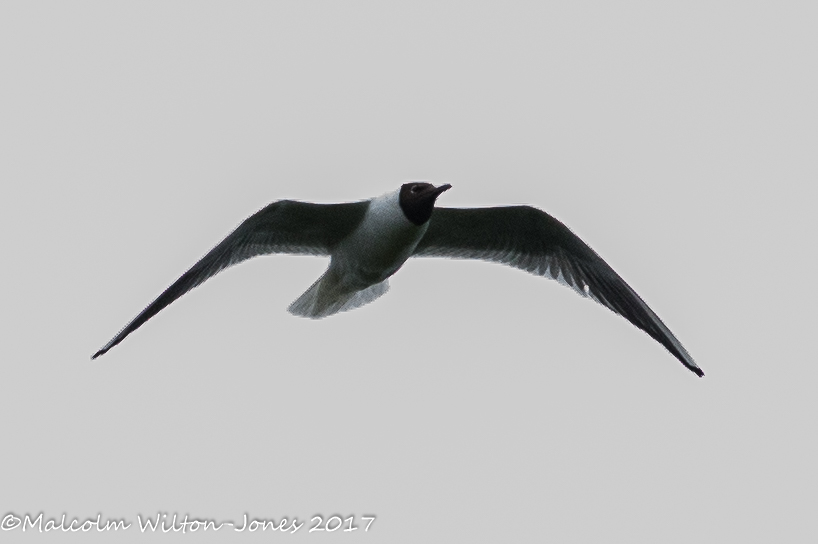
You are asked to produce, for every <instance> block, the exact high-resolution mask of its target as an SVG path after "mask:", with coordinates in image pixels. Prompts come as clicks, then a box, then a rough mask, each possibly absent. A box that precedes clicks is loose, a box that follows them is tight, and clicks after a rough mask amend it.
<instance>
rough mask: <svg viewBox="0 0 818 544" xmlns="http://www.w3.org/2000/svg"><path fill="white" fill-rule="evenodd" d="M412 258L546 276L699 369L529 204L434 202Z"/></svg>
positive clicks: (635, 300) (599, 265)
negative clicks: (476, 262)
mask: <svg viewBox="0 0 818 544" xmlns="http://www.w3.org/2000/svg"><path fill="white" fill-rule="evenodd" d="M414 256H416V257H453V258H461V259H482V260H486V261H494V262H499V263H503V264H507V265H510V266H513V267H516V268H520V269H522V270H525V271H527V272H530V273H532V274H537V275H540V276H547V277H550V278H553V279H555V280H558V281H560V282H561V283H564V284H566V285H568V286H569V287H571V288H573V289H574V291H576V292H577V293H579V294H580V295H582V296H584V297H590V298H592V299H593V300H595V301H597V302H598V303H600V304H602V305H603V306H605V307H607V308H609V309H610V310H612V311H613V312H615V313H617V314H619V315H621V316H622V317H624V318H626V319H627V320H628V321H630V322H631V323H633V324H634V325H636V326H637V327H639V328H640V329H642V330H643V331H645V332H646V333H648V334H649V335H650V336H651V337H652V338H654V339H655V340H656V341H657V342H659V343H660V344H662V345H663V346H665V347H666V348H667V349H668V351H670V353H672V354H673V355H674V356H676V358H677V359H679V361H681V362H682V364H683V365H685V366H686V367H687V368H689V369H690V370H691V371H693V372H694V373H696V374H697V375H699V376H703V375H704V372H702V370H701V369H700V368H699V367H698V365H696V363H695V362H694V361H693V358H692V357H691V356H690V354H689V353H688V352H687V350H686V349H685V348H684V347H683V346H682V344H681V342H679V340H678V339H677V338H676V337H675V336H674V335H673V333H671V332H670V329H668V328H667V326H666V325H665V324H664V323H662V320H661V319H659V316H657V315H656V314H655V313H654V312H653V310H651V309H650V308H649V307H648V305H647V304H646V303H645V301H643V300H642V299H641V298H640V297H639V295H637V294H636V292H635V291H634V290H633V289H632V288H631V287H630V286H629V285H628V284H627V283H625V280H623V279H622V278H621V277H620V276H619V275H618V274H617V273H616V272H614V270H613V269H612V268H611V267H610V266H608V263H606V262H605V261H604V260H602V258H601V257H600V256H599V255H597V254H596V253H595V252H594V251H593V250H592V249H591V248H590V247H588V245H587V244H585V242H583V241H582V240H581V239H580V238H579V237H578V236H577V235H575V234H574V233H573V232H571V231H570V230H569V229H568V227H566V226H565V225H563V224H562V223H560V222H559V221H558V220H556V219H554V218H553V217H551V216H550V215H548V214H547V213H545V212H543V211H542V210H538V209H537V208H532V207H531V206H506V207H497V208H442V207H436V208H435V209H434V211H433V212H432V217H431V219H430V220H429V228H428V230H427V231H426V234H425V235H424V236H423V238H422V239H421V240H420V242H419V243H418V245H417V248H416V249H415V252H414Z"/></svg>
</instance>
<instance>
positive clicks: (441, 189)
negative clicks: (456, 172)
mask: <svg viewBox="0 0 818 544" xmlns="http://www.w3.org/2000/svg"><path fill="white" fill-rule="evenodd" d="M451 188H452V186H451V185H449V184H448V183H447V184H445V185H441V186H440V187H435V189H434V191H432V194H433V195H435V198H437V197H438V196H440V193H443V192H445V191H448V190H449V189H451Z"/></svg>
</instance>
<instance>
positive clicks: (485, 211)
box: [91, 181, 704, 377]
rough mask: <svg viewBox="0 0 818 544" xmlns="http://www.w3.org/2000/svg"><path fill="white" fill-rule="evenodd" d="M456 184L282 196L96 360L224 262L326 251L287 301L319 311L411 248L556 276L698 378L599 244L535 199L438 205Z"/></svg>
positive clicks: (379, 290)
mask: <svg viewBox="0 0 818 544" xmlns="http://www.w3.org/2000/svg"><path fill="white" fill-rule="evenodd" d="M451 187H452V186H451V185H450V184H448V183H447V184H443V185H440V186H437V187H436V186H435V185H433V184H431V183H428V182H420V181H415V182H409V183H404V184H402V185H401V187H400V188H399V189H397V190H395V191H392V192H389V193H386V194H384V195H381V196H378V197H374V198H370V199H368V200H361V201H357V202H345V203H339V204H314V203H310V202H301V201H297V200H279V201H276V202H273V203H271V204H269V205H267V206H266V207H264V208H262V209H261V210H259V211H258V212H256V213H255V214H253V215H251V216H250V217H248V218H247V219H246V220H244V222H242V223H241V224H240V225H239V226H238V227H237V228H236V229H235V230H234V231H233V232H232V233H231V234H229V235H228V236H227V237H226V238H225V239H224V240H222V241H221V242H220V243H219V244H218V245H216V247H214V248H213V249H212V250H210V252H208V253H207V254H206V255H205V256H204V257H202V258H201V259H200V260H199V261H198V262H197V263H196V264H194V265H193V266H192V267H191V268H190V269H189V270H188V271H187V272H185V273H184V274H182V276H181V277H180V278H179V279H177V280H176V281H175V282H174V283H173V284H172V285H171V286H170V287H168V288H167V289H166V290H165V291H164V292H162V294H160V295H159V296H158V297H157V298H156V300H154V301H153V302H151V303H150V304H149V305H148V306H147V307H146V308H145V309H144V310H142V312H140V313H139V314H138V315H137V316H136V317H135V318H134V319H133V320H132V321H131V322H130V323H128V324H127V325H126V326H125V327H124V328H123V329H122V330H121V331H120V332H119V333H118V334H117V335H116V336H114V337H113V338H112V339H111V340H110V341H109V342H108V343H107V344H105V345H104V346H103V347H102V348H101V349H100V350H99V351H97V352H96V353H94V355H93V356H92V357H91V359H96V358H97V357H99V356H100V355H103V354H104V353H106V352H107V351H108V350H110V349H111V348H112V347H114V346H116V345H117V344H119V343H120V342H122V340H124V339H125V337H127V336H128V335H129V334H131V333H132V332H134V331H135V330H136V329H138V328H139V327H141V326H142V325H143V324H145V322H146V321H148V320H149V319H150V318H152V317H153V316H155V315H156V314H157V313H159V311H161V310H162V309H163V308H165V307H166V306H168V305H169V304H171V303H172V302H173V301H175V300H176V299H178V298H179V297H181V296H182V295H184V294H185V293H187V292H188V291H190V290H191V289H193V288H194V287H197V286H198V285H201V284H202V283H203V282H204V281H206V280H207V279H209V278H211V277H213V276H214V275H216V274H217V273H219V272H220V271H222V270H224V269H225V268H228V267H230V266H233V265H235V264H238V263H240V262H242V261H245V260H247V259H250V258H252V257H256V256H259V255H267V254H275V253H285V254H301V255H319V256H329V257H330V262H329V266H328V268H327V270H326V271H325V272H324V273H323V274H322V275H321V276H320V277H319V278H318V279H317V280H316V281H315V282H314V283H313V284H312V285H311V286H310V287H309V288H308V289H307V290H306V291H305V292H304V293H303V294H302V295H301V296H300V297H298V298H297V299H296V300H295V301H294V302H293V303H292V304H291V305H290V306H289V308H288V310H289V311H290V313H292V314H294V315H296V316H301V317H308V318H313V319H320V318H324V317H327V316H331V315H333V314H336V313H338V312H343V311H348V310H352V309H354V308H358V307H360V306H363V305H364V304H368V303H370V302H372V301H374V300H375V299H377V298H379V297H380V296H382V295H383V294H384V293H386V292H387V290H388V289H389V277H390V276H392V275H393V274H394V273H395V272H397V271H398V270H399V269H400V268H401V267H402V266H403V264H404V263H405V262H406V261H407V260H408V259H409V258H410V257H448V258H455V259H478V260H484V261H491V262H496V263H501V264H505V265H508V266H511V267H514V268H518V269H522V270H524V271H526V272H530V273H532V274H535V275H539V276H544V277H547V278H550V279H554V280H557V281H559V282H560V283H562V284H564V285H567V286H568V287H570V288H572V289H573V290H574V291H575V292H576V293H578V294H579V295H581V296H583V297H586V298H591V299H592V300H594V301H596V302H598V303H599V304H601V305H603V306H605V307H607V308H608V309H609V310H611V311H613V312H614V313H616V314H619V315H620V316H622V317H624V318H625V319H627V320H628V321H630V322H631V323H632V324H633V325H635V326H636V327H638V328H639V329H642V330H643V331H644V332H646V333H647V334H648V335H649V336H650V337H651V338H653V339H654V340H656V341H657V342H659V343H660V344H662V345H663V346H664V347H665V348H666V349H667V350H668V351H669V352H670V353H671V354H672V355H673V356H675V357H676V358H677V359H678V360H679V361H680V362H681V363H682V364H683V365H684V366H685V367H687V368H688V369H690V370H691V371H692V372H693V373H695V374H696V375H698V376H699V377H701V376H704V372H703V371H702V369H701V368H699V366H698V365H697V364H696V363H695V361H694V360H693V358H692V357H691V356H690V354H689V353H688V352H687V350H686V349H685V348H684V347H683V346H682V344H681V342H679V340H678V339H677V338H676V337H675V336H674V335H673V333H672V332H670V329H668V327H667V326H666V325H665V324H664V323H663V322H662V320H661V319H659V317H658V316H657V315H656V314H655V313H654V312H653V310H651V309H650V308H649V307H648V305H647V304H646V303H645V302H644V301H643V300H642V299H641V298H640V297H639V295H637V294H636V292H635V291H634V290H633V289H632V288H631V287H630V286H629V285H628V284H627V283H626V282H625V280H623V279H622V278H621V277H620V276H619V275H618V274H617V273H616V272H615V271H614V270H613V269H612V268H611V267H610V266H609V265H608V264H607V263H606V262H605V261H604V260H603V259H602V258H601V257H600V256H599V255H597V253H596V252H594V250H592V249H591V248H590V247H589V246H588V245H587V244H586V243H585V242H583V241H582V240H581V239H580V238H579V237H578V236H577V235H575V234H574V233H573V232H572V231H571V230H569V229H568V227H566V226H565V225H564V224H563V223H561V222H560V221H558V220H557V219H555V218H554V217H552V216H551V215H549V214H548V213H546V212H544V211H542V210H540V209H538V208H535V207H533V206H528V205H515V206H498V207H487V208H446V207H441V206H435V203H436V201H437V198H438V197H439V196H440V195H441V194H442V193H444V192H445V191H448V190H449V189H451Z"/></svg>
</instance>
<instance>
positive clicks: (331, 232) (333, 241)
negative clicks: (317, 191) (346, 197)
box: [91, 200, 369, 359]
mask: <svg viewBox="0 0 818 544" xmlns="http://www.w3.org/2000/svg"><path fill="white" fill-rule="evenodd" d="M368 206H369V202H368V201H361V202H350V203H344V204H312V203H308V202H296V201H293V200H281V201H278V202H273V203H272V204H270V205H268V206H267V207H265V208H262V209H261V210H259V211H258V212H256V213H255V214H253V215H251V216H250V217H248V218H247V219H246V220H245V221H244V222H243V223H242V224H241V225H239V226H238V228H237V229H236V230H234V231H233V232H232V233H231V234H230V235H229V236H228V237H227V238H225V239H224V240H222V241H221V243H219V244H218V245H217V246H216V247H214V248H213V249H212V250H210V252H209V253H208V254H207V255H205V256H204V257H202V259H201V260H199V262H197V263H196V264H194V265H193V267H191V269H190V270H188V271H187V272H185V273H184V274H182V277H180V278H179V279H178V280H176V281H175V282H174V283H173V285H171V286H170V287H168V288H167V289H165V291H164V292H163V293H162V294H161V295H159V296H158V297H157V298H156V300H154V301H153V302H152V303H150V305H148V307H147V308H145V309H144V310H142V312H140V313H139V315H137V316H136V317H135V318H134V319H133V321H131V322H130V323H128V324H127V325H126V326H125V328H124V329H122V330H121V331H120V332H119V334H117V335H116V336H115V337H113V338H112V339H111V341H110V342H108V343H107V344H105V346H103V347H102V349H100V350H99V351H98V352H96V353H95V354H94V355H93V356H92V357H91V358H92V359H96V358H97V357H99V356H100V355H102V354H103V353H105V352H106V351H108V350H109V349H111V348H112V347H114V346H115V345H117V344H119V343H120V342H122V340H124V339H125V337H126V336H128V335H129V334H131V333H132V332H133V331H135V330H136V329H138V328H139V327H140V326H142V324H143V323H145V322H146V321H147V320H148V319H150V318H151V317H153V316H154V315H156V314H157V313H158V312H159V311H160V310H162V309H163V308H164V307H165V306H167V305H168V304H170V303H171V302H173V301H174V300H176V299H177V298H179V297H181V296H182V295H184V294H185V293H187V292H188V291H190V290H191V289H193V288H194V287H196V286H197V285H200V284H201V283H202V282H204V281H205V280H207V279H208V278H211V277H213V276H215V275H216V274H217V273H219V272H220V271H222V270H224V269H225V268H227V267H229V266H232V265H234V264H238V263H240V262H242V261H244V260H247V259H249V258H251V257H255V256H258V255H266V254H270V253H293V254H306V255H329V254H330V253H331V251H332V249H333V248H334V247H335V246H336V245H337V244H338V242H340V241H341V240H342V239H343V238H344V237H346V236H347V235H348V234H349V233H350V232H352V230H353V229H354V228H355V227H356V226H357V225H358V224H359V223H360V221H361V220H362V218H363V216H364V214H365V213H366V210H367V207H368Z"/></svg>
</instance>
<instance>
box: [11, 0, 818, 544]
mask: <svg viewBox="0 0 818 544" xmlns="http://www.w3.org/2000/svg"><path fill="white" fill-rule="evenodd" d="M816 15H818V10H816V8H815V4H814V3H811V2H724V1H716V2H714V1H708V2H675V3H670V2H661V3H660V2H560V3H554V2H516V3H505V2H503V3H501V2H497V3H493V4H489V3H473V2H440V1H436V2H417V1H413V2H403V3H381V2H336V3H331V2H301V1H299V2H131V3H111V2H10V1H5V2H3V3H2V7H0V62H2V65H1V66H0V69H1V70H2V74H1V75H0V77H2V85H0V116H2V118H0V179H2V187H3V190H2V197H1V198H0V226H1V227H2V229H0V237H1V238H0V239H1V240H2V245H1V246H0V247H2V251H3V258H2V263H3V266H2V280H3V281H2V282H1V283H0V297H1V298H0V301H1V302H0V323H1V324H2V331H3V333H2V335H3V336H2V342H0V361H2V379H0V410H1V411H2V414H3V421H2V428H3V442H2V446H3V447H2V454H0V455H1V457H0V459H2V476H0V490H2V491H0V513H2V514H5V513H8V512H15V513H17V514H18V515H19V514H24V513H35V514H36V513H38V512H43V513H44V514H45V515H46V517H52V516H53V517H59V516H60V515H62V514H63V513H66V514H67V515H68V516H69V517H77V518H80V519H81V520H82V519H85V518H89V517H95V516H96V515H97V513H101V514H102V517H103V519H110V518H125V519H128V520H130V521H131V522H134V523H135V520H136V515H137V514H142V515H143V516H145V515H155V514H156V513H157V512H168V513H170V514H172V513H178V514H180V515H184V514H189V515H190V516H192V517H196V518H207V519H214V520H217V521H225V520H233V521H235V522H240V521H241V518H242V515H243V514H244V513H245V512H246V513H248V514H249V515H250V516H253V517H261V518H274V519H279V518H281V517H282V516H289V517H292V516H298V517H299V518H300V519H301V520H302V521H303V520H309V518H310V517H311V516H313V515H315V514H323V515H324V516H330V515H332V514H335V513H338V514H342V515H352V514H355V515H358V516H360V515H364V514H374V515H376V516H377V521H376V522H375V523H374V525H373V527H372V529H371V531H370V532H369V533H367V534H364V533H363V531H360V530H359V531H358V532H357V533H353V534H348V533H346V534H345V533H340V532H337V533H333V534H316V533H313V534H306V529H302V530H301V531H300V532H299V533H298V534H296V535H291V536H286V537H285V536H281V535H278V534H270V533H269V532H268V533H266V534H254V535H248V534H242V535H233V534H228V531H226V530H225V531H222V532H220V533H208V534H201V533H197V534H195V535H185V536H182V535H164V536H161V537H159V536H154V537H151V536H149V535H142V534H139V533H138V530H137V528H136V527H135V526H134V527H132V528H131V529H130V530H129V531H126V532H125V533H123V534H119V535H113V534H110V533H105V534H101V535H97V534H59V535H49V536H41V535H37V534H31V533H26V534H22V533H21V532H20V531H19V530H17V531H12V532H7V533H5V534H2V539H3V540H4V541H21V542H39V541H44V540H46V539H49V541H54V542H56V541H77V542H86V541H98V542H101V541H103V540H102V539H105V541H111V542H120V541H128V542H130V541H134V542H136V541H153V540H162V539H164V541H171V540H174V541H175V540H178V539H186V541H187V542H233V541H237V542H239V541H246V542H261V541H265V542H266V541H278V540H281V541H284V540H295V541H310V540H313V541H322V542H330V541H332V542H353V541H355V542H359V541H360V542H379V543H380V542H420V541H423V542H453V541H456V542H490V541H493V542H498V541H552V542H694V541H695V542H771V541H779V542H804V541H808V540H810V539H814V538H816V535H818V528H816V521H815V510H816V505H818V498H816V486H817V485H818V469H816V464H815V459H816V458H818V446H816V440H815V429H816V410H817V409H818V401H816V396H815V391H816V377H818V370H816V365H815V356H814V337H813V334H814V325H815V301H816V289H815V286H814V278H815V273H816V266H815V261H816V260H815V249H814V242H813V235H814V233H815V231H816V227H818V224H817V223H818V222H816V219H815V215H814V211H813V210H814V198H815V193H814V189H810V188H811V187H813V186H814V184H815V181H816V174H818V162H816V149H818V136H817V135H816V126H818V115H816V114H817V113H818V107H816V100H815V97H816V96H818V85H816V81H817V79H816V73H815V68H816V65H817V64H816V61H818V58H817V57H818V54H816V51H818V41H817V40H816V38H815V35H816V33H815V28H816V22H817V20H816ZM417 179H424V180H431V181H433V182H435V183H444V182H448V183H451V184H452V185H453V189H452V190H451V191H449V192H447V193H446V194H444V195H443V196H442V197H441V200H440V204H441V205H444V206H489V205H503V204H519V203H528V204H532V205H535V206H538V207H540V208H542V209H544V210H546V211H548V212H549V213H551V214H553V215H555V216H556V217H557V218H559V219H560V220H562V221H563V222H565V223H566V224H567V225H568V226H569V227H570V228H572V229H573V230H574V232H576V233H577V234H578V235H580V236H581V237H582V238H583V239H584V240H585V241H586V242H587V243H589V244H590V245H591V246H592V247H593V248H594V249H595V250H596V251H597V252H598V253H600V254H601V255H602V256H603V257H604V258H605V259H606V260H607V261H608V262H609V263H610V264H611V265H612V266H613V267H614V268H615V269H616V270H617V271H618V272H619V273H620V274H621V275H622V276H623V277H624V278H625V279H626V280H627V281H628V282H629V283H630V284H631V285H632V286H633V287H634V288H635V289H636V291H637V292H638V293H639V294H640V295H641V296H642V297H643V298H644V299H645V300H646V301H647V302H648V303H649V304H650V305H651V306H652V307H653V309H654V310H655V311H656V312H657V313H658V314H659V315H660V316H661V317H662V319H663V320H664V321H665V322H666V323H667V324H668V325H669V327H670V328H671V330H673V331H674V333H675V334H676V335H677V336H678V337H679V338H680V340H681V341H682V343H684V345H685V346H686V347H687V348H688V349H689V351H690V352H691V354H692V355H693V356H694V358H695V359H696V360H697V362H698V363H699V364H700V365H701V366H702V368H703V369H704V370H705V372H706V374H707V375H706V377H705V378H703V379H697V378H696V377H695V376H694V375H693V374H692V373H690V372H689V371H687V370H686V369H684V367H682V365H680V364H679V363H678V362H677V361H676V360H675V359H674V358H673V357H672V356H671V355H670V354H668V353H667V352H666V351H665V350H664V348H662V347H661V346H660V345H659V344H657V343H656V342H654V341H653V340H651V339H650V338H649V337H648V336H646V335H645V334H643V333H642V332H640V331H638V330H637V329H635V328H634V327H632V326H631V325H630V324H628V323H627V322H626V321H625V320H623V319H621V318H619V317H617V316H615V315H613V314H612V313H611V312H609V311H607V310H606V309H604V308H602V307H600V306H598V305H596V304H594V303H593V302H591V301H589V300H584V299H582V298H580V297H578V296H576V295H575V294H574V293H573V292H571V291H570V290H568V289H566V288H564V287H562V286H560V285H559V284H557V283H556V282H552V281H548V280H545V279H543V278H538V277H534V276H530V275H527V274H526V273H524V272H521V271H518V270H514V269H510V268H505V267H502V266H500V265H492V264H487V263H481V262H464V261H447V260H440V259H426V260H420V259H416V260H413V261H410V262H409V263H407V264H406V265H405V267H404V268H403V269H402V270H401V271H400V272H399V273H398V274H397V275H396V276H395V277H393V279H392V281H391V285H392V289H391V291H390V292H389V293H388V294H387V295H386V296H384V297H383V298H382V299H380V300H378V301H376V302H375V303H373V304H371V305H369V306H366V307H364V308H361V309H358V310H355V311H353V312H349V313H346V314H342V315H337V316H334V317H331V318H328V319H324V320H321V321H311V320H305V319H299V318H295V317H293V316H291V315H289V314H288V313H287V312H286V307H287V305H288V304H289V303H290V302H291V301H292V300H293V299H295V298H296V297H297V296H298V295H299V294H301V293H302V292H303V291H304V290H305V289H306V288H307V287H308V286H309V285H310V284H311V283H312V282H313V281H314V280H315V278H317V277H318V275H319V274H320V273H321V272H322V271H323V270H324V268H325V266H326V260H324V259H319V258H311V257H286V256H273V257H264V258H259V259H255V260H253V261H250V262H248V263H245V264H242V265H241V266H238V267H235V268H232V269H230V270H228V271H226V272H224V273H222V274H221V275H219V276H217V277H216V278H214V279H212V280H210V281H209V282H207V283H206V284H205V285H203V286H202V287H200V288H198V289H196V290H195V291H193V292H191V293H189V294H188V295H186V296H185V297H183V298H182V299H180V300H179V301H177V302H176V303H174V304H173V305H172V306H170V307H169V308H167V309H166V310H164V311H163V312H162V313H161V314H159V315H158V316H157V317H155V318H154V319H153V320H151V321H150V322H149V323H148V324H147V325H145V326H143V327H142V328H141V329H140V330H138V331H137V332H136V333H135V334H133V335H131V336H130V337H129V338H128V339H127V340H126V341H124V342H123V343H122V344H121V345H119V346H117V347H116V348H114V349H113V350H112V351H111V352H110V353H108V354H107V355H105V356H104V357H102V358H100V359H98V360H96V361H93V362H92V361H90V360H89V357H90V355H91V354H92V353H93V352H94V351H96V350H97V349H98V348H99V347H100V346H102V345H103V344H104V343H105V342H107V341H108V339H109V338H111V337H112V336H113V335H114V334H115V333H116V332H117V331H118V330H119V329H120V328H121V327H122V326H124V325H125V324H126V323H127V322H128V321H129V320H130V319H131V318H132V317H133V316H134V315H135V314H136V313H137V312H138V311H139V310H141V309H142V308H143V307H144V306H145V305H147V304H148V303H149V302H150V301H151V300H153V298H154V297H155V296H157V295H158V294H159V293H160V292H161V291H162V290H163V289H164V288H165V287H167V286H168V285H169V284H170V283H171V282H173V281H174V280H175V279H176V278H177V277H178V276H179V275H180V274H181V273H182V272H184V271H185V270H186V269H187V268H188V267H189V266H190V265H191V264H193V263H194V262H195V261H196V260H197V259H199V258H200V257H201V256H202V255H203V254H204V253H206V252H207V251H208V250H209V249H210V248H211V247H212V246H213V245H215V244H216V243H217V242H218V241H219V240H221V239H222V237H224V236H225V235H226V234H228V233H229V232H230V231H231V230H232V229H233V228H234V227H235V226H236V225H237V224H239V223H240V222H241V221H242V220H243V219H244V218H245V217H247V216H248V215H250V214H251V213H253V212H254V211H256V210H257V209H259V208H260V207H262V206H264V205H265V204H267V203H268V202H271V201H274V200H278V199H282V198H296V199H300V200H306V201H314V202H339V201H352V200H359V199H364V198H369V197H371V196H374V195H378V194H381V193H384V192H387V191H391V190H394V189H395V188H396V187H397V186H398V185H399V184H400V183H401V182H403V181H406V180H417Z"/></svg>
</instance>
